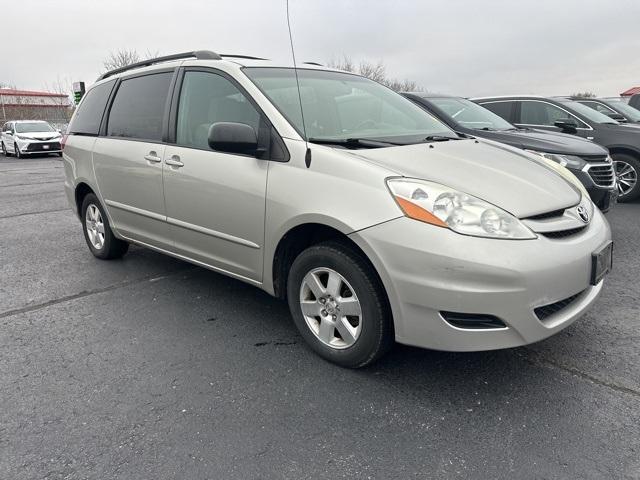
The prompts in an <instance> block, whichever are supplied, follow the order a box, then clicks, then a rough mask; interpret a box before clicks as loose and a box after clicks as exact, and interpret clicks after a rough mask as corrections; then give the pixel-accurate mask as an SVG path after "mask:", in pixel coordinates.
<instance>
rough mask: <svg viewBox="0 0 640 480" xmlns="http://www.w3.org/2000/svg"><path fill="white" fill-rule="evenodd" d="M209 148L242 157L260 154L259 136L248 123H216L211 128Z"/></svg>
mask: <svg viewBox="0 0 640 480" xmlns="http://www.w3.org/2000/svg"><path fill="white" fill-rule="evenodd" d="M208 140H209V147H211V148H212V149H213V150H217V151H219V152H226V153H238V154H240V155H251V156H254V157H255V156H256V155H257V154H258V135H257V134H256V131H255V130H254V128H253V127H251V126H249V125H247V124H246V123H236V122H216V123H214V124H213V125H211V127H210V128H209V139H208Z"/></svg>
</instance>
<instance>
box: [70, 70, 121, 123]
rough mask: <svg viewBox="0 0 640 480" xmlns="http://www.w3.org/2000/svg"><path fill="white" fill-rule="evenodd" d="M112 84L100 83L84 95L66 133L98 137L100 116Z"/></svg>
mask: <svg viewBox="0 0 640 480" xmlns="http://www.w3.org/2000/svg"><path fill="white" fill-rule="evenodd" d="M114 84H115V80H112V81H110V82H106V83H101V84H100V85H97V86H95V87H93V88H92V89H91V90H89V91H88V92H87V93H86V95H85V97H84V99H83V100H82V103H80V106H79V107H78V110H76V113H75V115H74V116H73V120H71V124H70V125H69V129H68V133H78V134H82V135H98V132H99V131H100V122H102V115H103V114H104V109H105V108H106V106H107V101H108V100H109V95H110V94H111V90H112V89H113V85H114Z"/></svg>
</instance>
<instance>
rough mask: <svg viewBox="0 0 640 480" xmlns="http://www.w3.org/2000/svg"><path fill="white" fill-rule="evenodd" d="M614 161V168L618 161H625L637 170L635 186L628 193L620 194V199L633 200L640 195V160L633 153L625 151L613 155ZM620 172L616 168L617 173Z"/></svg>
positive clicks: (622, 200) (624, 200)
mask: <svg viewBox="0 0 640 480" xmlns="http://www.w3.org/2000/svg"><path fill="white" fill-rule="evenodd" d="M611 158H612V159H613V162H614V168H615V167H616V162H624V163H626V164H627V165H629V166H630V167H631V168H632V169H633V170H634V171H635V179H636V184H635V186H634V187H633V188H632V189H631V190H630V191H629V192H627V193H626V194H624V195H622V194H620V195H619V196H618V201H619V202H621V203H623V202H630V201H631V200H635V199H636V198H638V197H639V196H640V160H638V159H637V158H636V157H632V156H631V155H625V154H624V153H616V154H614V155H612V156H611ZM617 173H618V169H617V168H616V174H617Z"/></svg>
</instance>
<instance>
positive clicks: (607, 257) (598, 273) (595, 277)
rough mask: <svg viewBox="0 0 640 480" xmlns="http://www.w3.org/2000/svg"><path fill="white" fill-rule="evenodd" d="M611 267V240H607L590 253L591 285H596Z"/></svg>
mask: <svg viewBox="0 0 640 480" xmlns="http://www.w3.org/2000/svg"><path fill="white" fill-rule="evenodd" d="M612 267H613V242H608V243H606V244H605V245H603V246H602V247H600V249H598V250H596V251H595V252H593V253H592V254H591V285H597V284H598V283H600V280H602V279H603V278H604V277H605V276H606V275H607V274H608V273H609V272H610V271H611V268H612Z"/></svg>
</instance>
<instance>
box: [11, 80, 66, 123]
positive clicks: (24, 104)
mask: <svg viewBox="0 0 640 480" xmlns="http://www.w3.org/2000/svg"><path fill="white" fill-rule="evenodd" d="M71 109H72V103H71V99H70V98H69V96H68V95H65V94H64V93H53V92H36V91H32V90H16V89H13V88H0V124H3V123H4V122H5V121H8V120H46V121H49V122H51V123H55V124H62V123H66V122H68V120H69V117H70V115H71Z"/></svg>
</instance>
